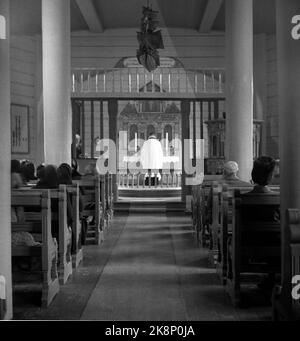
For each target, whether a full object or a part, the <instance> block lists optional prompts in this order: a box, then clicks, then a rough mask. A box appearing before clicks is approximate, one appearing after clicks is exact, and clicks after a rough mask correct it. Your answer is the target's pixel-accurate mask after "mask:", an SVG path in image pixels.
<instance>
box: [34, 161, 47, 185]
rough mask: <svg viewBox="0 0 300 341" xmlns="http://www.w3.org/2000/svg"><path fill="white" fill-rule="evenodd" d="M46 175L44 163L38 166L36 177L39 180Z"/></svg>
mask: <svg viewBox="0 0 300 341" xmlns="http://www.w3.org/2000/svg"><path fill="white" fill-rule="evenodd" d="M44 176H45V165H44V164H43V163H42V164H40V165H38V166H37V167H36V177H37V180H38V182H39V181H40V180H41V179H42V178H43V177H44Z"/></svg>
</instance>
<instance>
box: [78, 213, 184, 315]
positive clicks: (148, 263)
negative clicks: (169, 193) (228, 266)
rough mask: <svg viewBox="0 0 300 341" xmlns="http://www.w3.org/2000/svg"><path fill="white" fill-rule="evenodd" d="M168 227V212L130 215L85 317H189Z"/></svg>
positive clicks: (89, 303)
mask: <svg viewBox="0 0 300 341" xmlns="http://www.w3.org/2000/svg"><path fill="white" fill-rule="evenodd" d="M168 225H169V224H168V219H167V217H166V216H165V215H163V214H156V215H130V216H129V217H128V220H127V224H126V225H125V228H124V229H123V233H122V235H121V236H120V238H119V240H118V242H117V244H116V246H115V248H114V250H113V252H112V254H111V257H110V260H109V262H108V263H107V264H106V267H105V268H104V270H103V272H102V275H101V278H100V280H99V282H98V284H97V286H96V288H95V289H94V292H93V294H92V295H91V297H90V299H89V301H88V304H87V307H86V309H85V311H84V313H83V315H82V319H100V320H102V319H105V320H106V319H109V320H166V319H171V320H185V319H186V312H185V305H184V301H183V299H182V296H181V290H180V276H179V274H178V268H177V265H176V259H175V255H174V247H173V241H172V235H171V233H170V230H169V227H168Z"/></svg>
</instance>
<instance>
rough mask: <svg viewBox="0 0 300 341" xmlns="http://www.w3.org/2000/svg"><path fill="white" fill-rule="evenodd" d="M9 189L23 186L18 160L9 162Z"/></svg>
mask: <svg viewBox="0 0 300 341" xmlns="http://www.w3.org/2000/svg"><path fill="white" fill-rule="evenodd" d="M10 169H11V171H10V172H11V188H19V187H20V186H22V185H23V180H22V176H21V164H20V161H19V160H11V166H10Z"/></svg>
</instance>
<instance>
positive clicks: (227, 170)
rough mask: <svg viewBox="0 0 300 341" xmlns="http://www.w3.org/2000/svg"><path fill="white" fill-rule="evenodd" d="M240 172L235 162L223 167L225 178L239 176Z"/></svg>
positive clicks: (227, 163)
mask: <svg viewBox="0 0 300 341" xmlns="http://www.w3.org/2000/svg"><path fill="white" fill-rule="evenodd" d="M238 171H239V166H238V164H237V163H236V162H235V161H228V162H226V163H225V164H224V166H223V176H224V178H226V177H232V176H237V173H238Z"/></svg>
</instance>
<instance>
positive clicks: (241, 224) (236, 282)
mask: <svg viewBox="0 0 300 341" xmlns="http://www.w3.org/2000/svg"><path fill="white" fill-rule="evenodd" d="M279 204H280V196H279V193H273V194H248V193H247V194H241V193H240V192H239V191H235V194H234V198H233V205H232V211H233V221H232V236H231V237H230V239H228V248H227V276H226V289H227V292H228V293H229V295H230V297H231V300H232V303H233V304H234V305H235V306H237V305H239V304H240V302H241V284H242V283H244V282H245V281H247V279H249V276H248V275H249V274H260V275H262V274H268V273H274V274H275V273H280V254H281V252H280V250H281V247H280V222H279V221H276V219H275V216H274V214H273V213H274V212H275V210H276V209H279ZM246 275H247V276H246Z"/></svg>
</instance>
